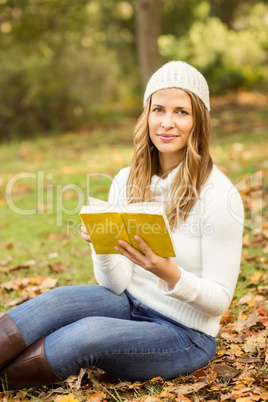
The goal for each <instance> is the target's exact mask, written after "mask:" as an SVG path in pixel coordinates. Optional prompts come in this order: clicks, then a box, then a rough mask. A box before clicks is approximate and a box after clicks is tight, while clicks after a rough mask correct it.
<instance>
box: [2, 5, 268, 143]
mask: <svg viewBox="0 0 268 402" xmlns="http://www.w3.org/2000/svg"><path fill="white" fill-rule="evenodd" d="M0 37H1V41H0V88H1V90H0V124H1V131H0V139H1V140H9V139H13V138H19V137H24V136H30V135H35V134H43V135H47V134H48V133H50V132H53V131H54V132H55V131H56V132H63V131H66V130H73V129H76V128H81V127H86V126H88V125H90V124H92V123H98V122H116V121H118V120H119V119H121V118H122V117H124V116H126V115H128V116H136V115H138V114H139V113H140V110H141V105H142V95H143V87H144V85H145V82H146V81H147V79H148V77H149V76H150V75H151V74H152V72H153V71H154V70H155V69H156V68H157V67H158V66H160V65H161V64H162V62H166V61H169V60H173V59H175V60H178V59H180V60H185V61H187V62H189V63H190V64H193V65H194V66H195V67H197V68H198V69H200V71H201V72H202V73H203V74H204V75H205V76H206V78H207V80H208V82H209V85H210V88H211V92H212V94H222V93H226V92H227V91H233V90H237V89H240V88H243V89H246V90H258V91H265V90H267V88H268V68H267V62H268V56H267V54H268V53H267V51H268V2H267V0H262V1H258V0H236V1H233V0H204V1H199V0H129V1H123V0H0Z"/></svg>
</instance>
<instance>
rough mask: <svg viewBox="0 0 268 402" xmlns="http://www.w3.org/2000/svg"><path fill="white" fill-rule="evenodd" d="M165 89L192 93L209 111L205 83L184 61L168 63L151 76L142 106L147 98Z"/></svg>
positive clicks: (196, 71)
mask: <svg viewBox="0 0 268 402" xmlns="http://www.w3.org/2000/svg"><path fill="white" fill-rule="evenodd" d="M167 88H181V89H187V90H188V91H190V92H193V93H194V94H195V95H196V96H198V98H200V99H201V100H202V101H203V103H204V104H205V106H206V108H207V109H208V111H209V110H210V104H209V89H208V84H207V81H206V80H205V78H204V77H203V75H202V74H201V73H200V72H199V71H198V70H197V69H196V68H194V67H192V66H190V65H189V64H187V63H185V62H184V61H170V62H169V63H166V64H164V65H163V66H162V67H161V68H159V69H158V70H157V71H156V72H155V73H154V74H153V75H152V76H151V78H150V80H149V82H148V84H147V87H146V89H145V93H144V99H143V106H145V104H146V102H147V99H148V98H149V96H151V95H152V94H153V93H155V92H156V91H159V90H160V89H167Z"/></svg>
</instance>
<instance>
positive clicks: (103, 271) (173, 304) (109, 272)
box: [92, 166, 244, 336]
mask: <svg viewBox="0 0 268 402" xmlns="http://www.w3.org/2000/svg"><path fill="white" fill-rule="evenodd" d="M179 168H180V166H178V167H177V168H176V169H174V170H173V171H172V172H171V173H170V174H169V175H168V176H167V178H165V179H160V178H159V177H158V176H153V177H152V181H151V194H152V196H153V199H154V200H156V201H164V200H165V196H166V194H167V190H168V188H169V187H170V185H171V182H172V180H173V178H174V177H175V175H176V173H177V170H178V169H179ZM128 175H129V168H125V169H122V170H121V171H120V172H119V173H118V175H117V176H116V177H115V179H114V181H113V183H112V186H111V189H110V194H109V201H110V202H114V201H115V200H117V201H118V200H120V201H121V202H123V203H126V201H127V198H126V182H127V178H128ZM243 218H244V213H243V205H242V201H241V197H240V195H239V193H238V191H237V190H236V189H235V187H234V186H233V185H232V183H231V182H230V180H229V179H228V178H227V177H226V176H225V175H224V174H223V173H222V172H220V171H219V170H218V169H217V167H215V166H214V167H213V170H212V173H211V175H210V177H209V179H208V181H207V182H206V184H205V186H204V188H203V190H202V192H201V194H200V200H199V201H197V203H196V204H195V206H194V208H193V210H192V211H191V214H190V216H189V217H188V218H187V220H186V221H185V222H183V223H181V224H180V225H179V226H178V228H177V230H176V232H175V233H173V240H174V243H175V247H176V250H175V251H176V257H174V261H175V262H176V264H177V266H178V267H179V269H180V270H181V272H182V275H181V278H180V280H179V281H178V282H177V284H176V286H175V287H174V288H170V287H169V286H168V285H167V283H166V282H164V281H163V280H160V279H159V278H158V277H156V276H155V275H154V274H152V273H150V272H148V271H145V270H144V269H143V268H141V267H139V266H138V265H135V264H133V263H132V262H131V261H129V260H128V259H127V258H126V257H124V256H121V255H118V254H109V255H97V254H96V253H95V251H94V249H93V247H92V257H93V263H94V272H95V277H96V279H97V281H98V282H99V284H100V285H102V286H104V287H106V288H108V289H110V290H111V291H113V292H114V293H117V294H120V293H122V292H123V291H124V290H128V292H129V293H130V294H131V295H133V296H134V297H135V298H136V299H138V300H140V301H141V302H142V303H144V304H146V305H147V306H149V307H151V308H153V309H154V310H156V311H158V312H160V313H162V314H164V315H165V316H167V317H169V318H172V319H173V320H175V321H177V322H179V323H181V324H183V325H185V326H187V327H190V328H193V329H197V330H200V331H203V332H205V333H207V334H209V335H212V336H216V335H217V333H218V331H219V326H220V318H221V315H222V314H223V313H224V312H225V311H226V310H227V309H228V307H229V305H230V303H231V300H232V297H233V293H234V289H235V286H236V281H237V277H238V274H239V267H240V259H241V247H242V233H243Z"/></svg>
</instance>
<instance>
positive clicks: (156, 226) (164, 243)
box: [80, 197, 176, 257]
mask: <svg viewBox="0 0 268 402" xmlns="http://www.w3.org/2000/svg"><path fill="white" fill-rule="evenodd" d="M80 217H81V220H82V222H83V223H84V225H85V226H86V228H87V231H88V234H89V236H90V240H91V242H92V245H93V247H94V250H95V252H96V254H120V253H119V251H117V250H116V249H115V246H117V245H119V244H118V240H125V241H127V242H128V243H129V244H131V245H132V246H133V247H135V248H136V249H138V250H140V248H139V245H138V243H137V242H136V241H135V239H134V236H135V235H136V234H137V235H139V236H140V237H141V238H142V239H143V240H144V241H145V242H146V243H147V244H148V246H149V247H150V248H151V249H152V250H153V252H154V253H156V254H157V255H159V256H161V257H175V255H176V254H175V251H174V244H173V240H172V233H171V230H170V227H169V223H168V220H167V217H166V215H165V213H164V210H163V206H162V204H161V203H158V202H143V203H136V204H128V205H126V206H124V207H119V206H118V205H110V204H109V203H108V202H105V201H102V200H98V199H96V198H92V197H89V205H88V206H83V207H82V208H81V211H80ZM140 251H141V250H140Z"/></svg>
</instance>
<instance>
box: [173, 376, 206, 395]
mask: <svg viewBox="0 0 268 402" xmlns="http://www.w3.org/2000/svg"><path fill="white" fill-rule="evenodd" d="M207 384H208V381H207V380H204V381H200V382H197V383H193V384H181V385H171V386H169V387H167V388H165V390H166V391H169V392H173V393H179V394H183V395H184V394H185V395H188V394H191V393H192V392H197V391H199V390H200V389H202V388H204V387H205V386H206V385H207Z"/></svg>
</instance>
